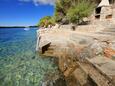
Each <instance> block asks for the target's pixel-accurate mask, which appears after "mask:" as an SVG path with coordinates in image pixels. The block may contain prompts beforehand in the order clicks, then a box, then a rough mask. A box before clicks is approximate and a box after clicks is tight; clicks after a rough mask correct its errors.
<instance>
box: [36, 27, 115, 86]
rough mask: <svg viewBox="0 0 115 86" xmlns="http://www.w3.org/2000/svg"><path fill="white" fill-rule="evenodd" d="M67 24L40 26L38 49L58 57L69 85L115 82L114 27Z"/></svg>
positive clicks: (109, 85)
mask: <svg viewBox="0 0 115 86" xmlns="http://www.w3.org/2000/svg"><path fill="white" fill-rule="evenodd" d="M66 27H68V26H61V27H60V28H57V29H49V30H39V31H38V34H39V37H40V38H39V37H38V39H39V41H38V42H39V43H38V44H37V50H39V51H38V52H39V53H40V54H42V55H45V56H52V57H55V58H57V59H58V66H59V69H60V70H61V72H62V73H63V75H64V77H65V80H66V84H67V86H76V85H77V86H114V85H115V66H114V65H115V62H114V61H115V32H114V31H113V30H114V29H112V28H108V29H107V28H104V27H101V26H100V27H99V26H98V28H97V26H94V25H92V26H91V25H90V26H89V25H86V26H83V27H82V26H79V27H77V28H76V30H75V31H72V29H71V28H69V29H67V28H66ZM94 27H95V28H96V29H95V28H94ZM78 28H79V29H78ZM80 28H85V29H80ZM90 29H93V30H90ZM45 86H47V85H45ZM55 86H56V85H55ZM57 86H62V85H57Z"/></svg>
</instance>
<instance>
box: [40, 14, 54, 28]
mask: <svg viewBox="0 0 115 86" xmlns="http://www.w3.org/2000/svg"><path fill="white" fill-rule="evenodd" d="M54 24H55V20H54V18H53V17H51V16H45V17H43V18H42V19H40V21H39V23H38V27H48V25H54Z"/></svg>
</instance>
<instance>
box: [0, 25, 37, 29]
mask: <svg viewBox="0 0 115 86" xmlns="http://www.w3.org/2000/svg"><path fill="white" fill-rule="evenodd" d="M36 27H38V26H0V29H1V28H36Z"/></svg>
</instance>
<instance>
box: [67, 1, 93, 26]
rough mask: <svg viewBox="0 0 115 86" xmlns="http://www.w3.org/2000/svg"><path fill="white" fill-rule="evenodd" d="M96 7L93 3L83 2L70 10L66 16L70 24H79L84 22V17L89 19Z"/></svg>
mask: <svg viewBox="0 0 115 86" xmlns="http://www.w3.org/2000/svg"><path fill="white" fill-rule="evenodd" d="M94 6H95V5H94V4H92V3H91V2H88V1H86V0H82V1H80V2H79V3H77V4H76V5H75V6H73V7H71V8H69V10H68V11H67V15H66V16H67V18H68V19H69V21H70V22H72V23H77V24H78V23H79V22H80V21H83V18H84V17H88V16H90V15H91V12H92V11H93V9H94Z"/></svg>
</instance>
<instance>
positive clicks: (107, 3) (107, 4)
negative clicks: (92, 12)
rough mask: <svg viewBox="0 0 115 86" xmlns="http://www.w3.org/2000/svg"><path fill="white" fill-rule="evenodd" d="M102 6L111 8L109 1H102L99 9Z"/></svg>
mask: <svg viewBox="0 0 115 86" xmlns="http://www.w3.org/2000/svg"><path fill="white" fill-rule="evenodd" d="M102 6H110V4H109V0H101V2H100V4H99V5H98V7H102Z"/></svg>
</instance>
